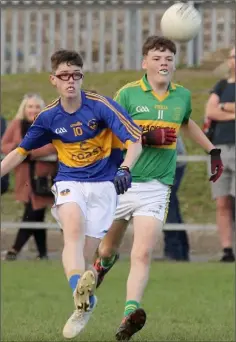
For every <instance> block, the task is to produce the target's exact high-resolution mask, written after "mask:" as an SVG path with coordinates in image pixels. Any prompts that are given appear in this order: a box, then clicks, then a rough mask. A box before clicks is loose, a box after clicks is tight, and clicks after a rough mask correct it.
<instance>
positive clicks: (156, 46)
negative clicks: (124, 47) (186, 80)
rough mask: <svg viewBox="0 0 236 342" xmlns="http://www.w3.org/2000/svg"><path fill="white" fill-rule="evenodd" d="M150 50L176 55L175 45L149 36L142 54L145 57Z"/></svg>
mask: <svg viewBox="0 0 236 342" xmlns="http://www.w3.org/2000/svg"><path fill="white" fill-rule="evenodd" d="M150 50H160V51H165V50H170V51H171V52H172V53H173V54H174V55H175V54H176V45H175V43H174V42H172V40H170V39H168V38H165V37H161V36H150V37H148V38H147V39H146V41H145V42H144V44H143V49H142V53H143V56H146V55H147V54H148V52H149V51H150Z"/></svg>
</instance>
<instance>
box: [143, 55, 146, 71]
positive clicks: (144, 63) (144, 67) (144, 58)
mask: <svg viewBox="0 0 236 342" xmlns="http://www.w3.org/2000/svg"><path fill="white" fill-rule="evenodd" d="M142 68H143V69H144V70H145V69H147V58H146V56H144V57H143V60H142Z"/></svg>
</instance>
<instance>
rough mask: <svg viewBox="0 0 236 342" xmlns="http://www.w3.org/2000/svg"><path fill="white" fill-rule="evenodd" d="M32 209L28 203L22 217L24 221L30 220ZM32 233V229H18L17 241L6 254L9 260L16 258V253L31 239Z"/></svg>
mask: <svg viewBox="0 0 236 342" xmlns="http://www.w3.org/2000/svg"><path fill="white" fill-rule="evenodd" d="M31 211H32V207H31V203H26V204H25V209H24V213H23V217H22V222H27V221H29V217H30V215H31ZM32 233H33V230H32V229H25V228H21V229H19V230H18V232H17V235H16V239H15V242H14V244H13V246H12V248H11V250H10V251H9V252H8V253H7V255H6V259H7V260H14V259H16V255H17V254H18V253H19V252H20V251H21V249H22V247H23V246H24V245H25V244H26V242H27V241H28V240H29V238H30V236H31V235H32Z"/></svg>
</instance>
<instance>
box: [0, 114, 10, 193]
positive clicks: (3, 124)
mask: <svg viewBox="0 0 236 342" xmlns="http://www.w3.org/2000/svg"><path fill="white" fill-rule="evenodd" d="M5 130H6V120H5V119H4V118H3V117H2V116H1V139H2V136H3V134H4V132H5ZM8 188H9V175H5V176H4V177H2V178H1V195H3V194H5V193H6V192H7V190H8Z"/></svg>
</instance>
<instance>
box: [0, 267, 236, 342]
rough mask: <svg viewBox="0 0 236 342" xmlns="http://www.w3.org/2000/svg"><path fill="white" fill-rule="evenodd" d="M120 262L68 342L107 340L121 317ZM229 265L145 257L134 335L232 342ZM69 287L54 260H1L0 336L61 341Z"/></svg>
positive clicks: (140, 338)
mask: <svg viewBox="0 0 236 342" xmlns="http://www.w3.org/2000/svg"><path fill="white" fill-rule="evenodd" d="M128 267H129V265H128V262H127V261H121V262H119V263H118V264H117V265H116V266H115V267H114V269H112V271H111V272H110V274H109V275H108V276H107V278H106V280H105V282H104V284H103V285H102V286H101V288H99V290H98V292H97V295H98V300H99V301H98V307H97V308H96V310H95V311H94V314H93V316H92V318H91V320H90V322H89V323H88V325H87V326H86V329H85V330H84V332H83V333H81V334H80V335H79V336H78V337H77V338H75V341H114V340H115V339H114V334H115V331H116V328H117V327H118V325H119V323H120V320H121V318H122V313H123V307H124V301H125V287H126V279H127V274H128ZM234 271H235V270H234V265H222V264H218V263H207V264H205V263H204V264H197V263H191V264H181V263H175V264H174V263H173V264H171V263H158V262H156V263H153V266H152V269H151V275H150V276H151V279H150V282H149V285H148V288H147V291H146V293H145V297H144V301H143V303H142V305H143V307H144V308H145V310H146V312H147V317H148V319H147V323H146V326H145V327H144V328H143V330H142V331H141V332H140V333H139V334H137V335H136V336H135V337H133V340H134V341H189V342H191V341H234V339H235V338H234V332H235V323H234V322H235V312H234V308H235V306H234V302H235V291H234V288H235V286H234ZM72 310H73V303H72V294H71V291H70V288H69V286H68V283H67V281H66V278H65V277H64V274H63V270H62V266H61V264H60V263H59V262H57V261H50V262H41V261H39V262H34V261H32V262H31V261H17V262H5V263H2V339H1V341H12V342H13V341H45V342H46V341H63V340H64V339H63V337H62V333H61V332H62V328H63V325H64V324H65V322H66V320H67V318H68V317H69V316H70V314H71V313H72Z"/></svg>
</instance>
